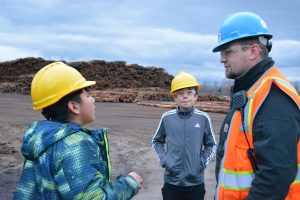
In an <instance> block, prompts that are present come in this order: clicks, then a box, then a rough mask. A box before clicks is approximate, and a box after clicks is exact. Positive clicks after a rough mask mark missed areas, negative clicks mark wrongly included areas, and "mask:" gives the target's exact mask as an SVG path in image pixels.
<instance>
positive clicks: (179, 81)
mask: <svg viewBox="0 0 300 200" xmlns="http://www.w3.org/2000/svg"><path fill="white" fill-rule="evenodd" d="M189 87H196V89H197V91H199V90H200V84H199V83H198V82H197V80H196V78H195V77H194V76H193V75H192V74H189V73H186V72H183V71H182V72H179V73H178V74H177V75H176V76H175V77H174V78H173V80H172V83H171V91H170V92H171V94H172V95H173V94H174V92H175V91H176V90H180V89H183V88H189Z"/></svg>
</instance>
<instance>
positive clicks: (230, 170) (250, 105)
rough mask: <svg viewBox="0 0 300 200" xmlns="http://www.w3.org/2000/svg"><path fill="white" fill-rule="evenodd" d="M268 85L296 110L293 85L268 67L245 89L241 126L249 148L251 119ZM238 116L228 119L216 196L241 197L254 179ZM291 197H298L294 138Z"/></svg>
mask: <svg viewBox="0 0 300 200" xmlns="http://www.w3.org/2000/svg"><path fill="white" fill-rule="evenodd" d="M272 84H275V85H276V86H278V87H279V88H280V89H281V90H282V91H283V92H285V93H286V94H287V95H288V96H290V97H291V98H292V99H293V100H294V102H295V103H296V104H297V105H298V107H299V109H300V98H299V95H298V94H297V92H296V90H295V88H294V87H293V86H292V85H291V84H290V83H289V81H288V80H287V79H286V78H285V77H284V76H283V75H282V74H281V73H280V72H279V71H278V69H277V68H276V67H272V68H270V69H269V70H268V71H267V72H265V73H264V74H263V75H262V77H261V78H260V79H259V80H258V81H257V82H256V83H255V84H254V85H253V86H252V87H251V88H250V89H249V90H248V91H247V96H248V102H247V104H246V106H245V108H244V111H245V112H244V125H245V126H244V128H245V132H246V137H247V138H248V140H249V143H250V147H252V148H253V141H252V122H253V121H254V118H255V115H256V113H257V112H258V110H259V108H260V106H261V105H262V103H263V102H264V100H265V99H266V97H267V95H268V93H269V91H270V89H271V86H272ZM240 115H241V113H240V111H236V112H235V113H234V114H233V116H232V119H231V122H230V128H229V132H228V135H227V139H226V141H225V144H224V156H223V158H222V160H221V166H220V172H219V177H218V180H219V181H218V185H217V192H216V199H224V200H227V199H232V200H234V199H238V200H239V199H245V198H246V197H247V196H248V192H249V189H250V188H251V183H252V181H253V179H254V173H253V170H252V167H251V164H250V161H249V159H248V158H247V156H246V155H245V154H246V151H247V149H248V145H247V143H246V140H245V134H244V133H243V127H242V122H241V116H240ZM242 137H243V138H242ZM294 199H300V141H298V172H297V175H296V178H295V180H294V182H293V183H292V185H291V186H290V191H289V193H288V196H287V197H286V200H294Z"/></svg>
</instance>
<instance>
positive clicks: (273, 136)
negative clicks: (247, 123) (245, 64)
mask: <svg viewBox="0 0 300 200" xmlns="http://www.w3.org/2000/svg"><path fill="white" fill-rule="evenodd" d="M299 130H300V111H299V108H298V106H297V105H296V104H295V103H294V101H293V100H292V99H291V98H290V97H289V96H288V95H286V94H285V93H284V92H283V91H281V90H280V89H279V88H278V87H277V86H275V85H273V86H272V88H271V91H270V93H269V95H268V96H267V98H266V100H265V101H264V103H263V104H262V106H261V109H260V110H259V111H258V113H257V115H256V117H255V120H254V123H253V141H254V154H255V157H256V161H257V164H258V168H259V169H258V171H257V172H256V173H255V178H254V180H253V182H252V187H251V190H250V193H249V196H248V198H247V200H257V199H266V198H267V199H272V200H277V199H278V200H279V199H280V200H282V199H285V196H286V195H287V193H288V191H289V187H290V184H291V183H292V182H293V181H294V179H295V177H296V174H297V142H298V139H299Z"/></svg>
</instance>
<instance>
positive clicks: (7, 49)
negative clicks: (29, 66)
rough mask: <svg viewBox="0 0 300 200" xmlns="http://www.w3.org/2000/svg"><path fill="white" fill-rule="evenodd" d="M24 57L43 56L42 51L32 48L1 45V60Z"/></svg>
mask: <svg viewBox="0 0 300 200" xmlns="http://www.w3.org/2000/svg"><path fill="white" fill-rule="evenodd" d="M23 57H43V56H42V54H41V52H38V51H32V50H30V49H22V48H15V47H11V46H3V45H0V61H2V62H3V61H7V60H14V59H16V58H23Z"/></svg>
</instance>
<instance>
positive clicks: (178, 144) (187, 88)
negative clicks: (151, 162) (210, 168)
mask: <svg viewBox="0 0 300 200" xmlns="http://www.w3.org/2000/svg"><path fill="white" fill-rule="evenodd" d="M199 90H200V85H199V83H198V82H197V80H196V78H195V77H194V76H193V75H191V74H189V73H185V72H180V73H179V74H177V75H176V76H175V77H174V79H173V80H172V83H171V94H172V96H173V98H174V100H175V102H176V103H177V105H178V107H177V109H174V110H170V111H168V112H165V113H164V114H163V115H162V117H161V120H160V122H159V125H158V128H157V130H156V133H155V135H154V137H153V140H152V147H153V149H154V151H155V153H156V154H157V157H158V159H159V163H160V165H161V166H162V167H163V168H164V169H165V173H164V186H163V188H162V196H163V199H164V200H182V199H185V200H194V199H197V200H198V199H204V195H205V186H204V169H205V167H206V166H207V165H208V163H209V162H210V160H211V159H212V157H213V155H214V153H215V150H216V141H215V137H214V133H213V128H212V123H211V120H210V117H209V115H208V114H207V113H205V112H202V111H200V110H197V109H196V108H195V107H194V105H195V103H196V101H197V98H198V92H199Z"/></svg>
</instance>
